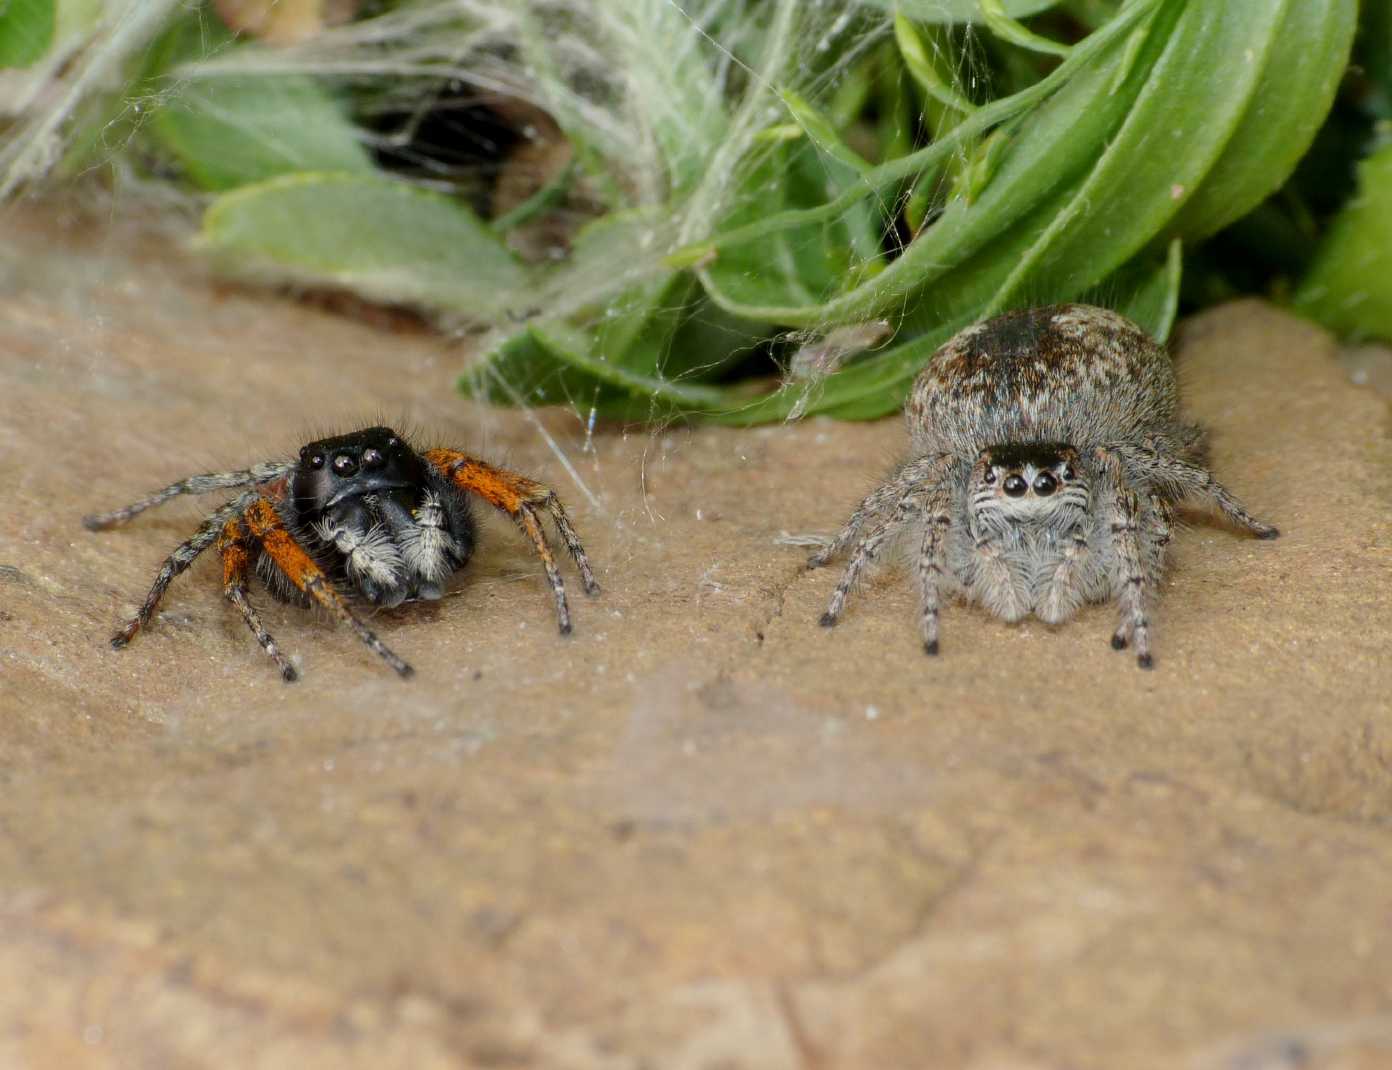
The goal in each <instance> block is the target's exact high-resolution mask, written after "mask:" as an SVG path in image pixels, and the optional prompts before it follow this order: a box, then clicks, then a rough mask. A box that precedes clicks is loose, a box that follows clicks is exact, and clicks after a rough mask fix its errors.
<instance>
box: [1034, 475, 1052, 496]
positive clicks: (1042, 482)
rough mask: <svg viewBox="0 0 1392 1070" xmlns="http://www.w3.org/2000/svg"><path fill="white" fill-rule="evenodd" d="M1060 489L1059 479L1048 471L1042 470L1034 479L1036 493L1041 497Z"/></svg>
mask: <svg viewBox="0 0 1392 1070" xmlns="http://www.w3.org/2000/svg"><path fill="white" fill-rule="evenodd" d="M1056 490H1058V480H1057V479H1055V478H1054V477H1053V476H1051V475H1050V474H1049V473H1048V472H1040V473H1039V475H1037V476H1036V477H1035V480H1034V493H1036V494H1038V495H1039V496H1040V497H1041V498H1047V497H1048V496H1049V495H1050V494H1052V493H1054V491H1056Z"/></svg>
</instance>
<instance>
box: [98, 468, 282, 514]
mask: <svg viewBox="0 0 1392 1070" xmlns="http://www.w3.org/2000/svg"><path fill="white" fill-rule="evenodd" d="M293 467H294V465H292V464H290V463H289V462H288V461H266V462H265V463H264V464H258V465H255V466H253V467H251V468H243V469H241V470H239V471H236V472H208V473H205V474H203V475H197V476H189V477H187V478H186V479H181V480H179V481H178V482H177V483H171V484H169V486H167V487H164V488H163V489H162V490H157V491H155V493H154V494H151V495H150V496H149V497H148V498H141V499H140V501H138V502H133V503H131V504H130V505H127V506H123V507H122V508H120V509H113V510H112V511H111V512H109V513H93V514H92V515H91V516H84V517H83V518H82V526H83V527H85V528H86V529H87V530H88V531H106V530H108V529H109V528H114V527H118V526H119V525H121V524H124V523H126V521H128V520H131V519H133V518H134V517H137V516H139V515H140V514H141V513H143V512H145V510H146V509H153V508H155V507H156V506H159V505H163V504H164V503H165V502H167V501H169V500H171V499H173V498H177V497H178V496H179V495H181V494H209V493H211V492H212V491H215V490H230V489H232V488H233V487H245V486H249V485H251V484H254V483H268V482H270V481H271V480H273V479H276V478H278V477H280V476H283V475H285V473H286V472H288V471H290V469H291V468H293Z"/></svg>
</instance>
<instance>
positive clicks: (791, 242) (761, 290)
mask: <svg viewBox="0 0 1392 1070" xmlns="http://www.w3.org/2000/svg"><path fill="white" fill-rule="evenodd" d="M762 151H763V155H762V157H761V158H760V160H759V162H758V163H757V164H756V166H755V167H754V168H753V170H752V171H750V172H749V173H748V174H747V175H746V176H745V177H744V178H743V180H742V182H741V185H742V187H743V194H744V195H743V196H736V197H735V198H734V203H735V204H736V208H735V210H734V211H733V212H731V213H730V214H729V215H728V216H727V217H726V219H725V222H724V224H723V226H722V229H731V230H733V229H736V228H738V227H740V226H741V225H742V224H745V223H748V222H754V221H757V220H759V219H764V218H767V217H768V216H770V215H773V214H774V213H777V212H781V211H784V210H787V209H789V208H798V207H803V206H806V205H811V204H819V203H823V202H825V201H827V200H829V199H833V198H835V196H836V195H837V194H839V193H840V192H841V190H843V189H845V188H846V187H847V186H849V185H851V184H853V183H858V182H859V181H860V180H861V179H860V174H859V172H858V171H856V170H855V169H852V168H851V167H848V166H846V165H845V164H843V163H841V162H840V160H839V159H838V158H837V157H836V156H822V155H819V154H818V152H816V151H814V150H813V148H812V146H810V145H809V144H808V143H807V142H806V141H797V142H784V143H781V144H777V145H774V146H772V147H767V148H765V149H763V150H762ZM879 256H880V250H879V234H878V229H877V220H876V219H875V217H874V214H873V212H872V211H871V209H870V208H869V206H868V205H866V204H858V205H855V206H852V209H851V210H849V211H847V212H845V213H844V214H842V215H840V216H837V217H835V218H833V219H830V220H826V221H823V222H814V223H808V224H805V225H803V226H801V227H792V228H789V229H787V230H784V231H781V232H779V233H778V234H775V235H773V236H771V237H770V238H768V239H767V240H764V241H759V242H751V243H749V244H746V245H737V246H731V247H729V248H725V249H722V250H720V252H719V253H718V255H717V256H716V258H715V261H714V263H712V264H710V265H708V266H706V267H705V268H703V269H702V270H701V272H700V275H701V279H702V281H703V282H705V284H706V286H707V289H708V290H710V291H712V292H713V293H715V292H718V293H719V294H720V295H721V298H720V299H719V300H720V303H721V304H726V303H729V304H730V305H734V306H738V307H735V308H732V309H731V310H732V311H734V312H735V313H736V314H739V315H743V316H745V317H746V318H749V319H755V320H768V319H772V318H773V317H767V316H760V315H758V314H753V315H751V314H750V313H749V311H748V310H749V309H750V308H754V307H759V306H764V305H775V306H776V305H782V304H791V303H797V304H799V305H812V306H818V305H820V304H821V303H822V302H824V301H826V300H828V299H829V298H832V297H834V296H835V295H836V294H837V293H838V292H839V291H841V290H842V289H843V288H844V287H845V285H846V283H847V281H848V279H851V278H853V275H852V274H851V272H852V269H854V268H856V267H857V266H859V265H861V264H864V263H867V262H870V261H872V260H874V259H876V258H878V257H879Z"/></svg>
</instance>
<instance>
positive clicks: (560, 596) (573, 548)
mask: <svg viewBox="0 0 1392 1070" xmlns="http://www.w3.org/2000/svg"><path fill="white" fill-rule="evenodd" d="M422 456H423V457H424V458H425V460H426V461H427V462H428V463H429V464H430V465H431V466H432V467H433V468H434V469H435V470H436V471H437V472H438V473H439V474H440V475H441V476H443V477H444V478H445V479H446V480H448V481H449V482H450V483H451V484H452V485H454V486H455V487H457V488H459V489H460V490H463V491H467V492H469V493H471V494H477V495H478V496H479V497H480V498H482V499H483V500H484V501H486V502H488V504H489V505H491V506H493V507H494V508H495V509H498V510H500V511H502V512H504V513H506V514H507V515H508V516H510V517H512V519H513V520H514V521H515V522H516V523H517V525H518V527H520V528H521V529H522V531H523V532H524V533H525V534H526V536H527V538H528V539H530V540H531V543H532V547H533V548H534V549H535V550H536V552H537V556H538V557H540V558H541V563H542V566H543V567H544V568H545V569H546V578H547V580H548V581H549V582H550V584H551V590H552V593H553V594H554V595H555V599H556V618H557V622H558V625H559V628H560V631H561V634H562V635H568V634H569V633H570V606H569V604H568V603H567V602H566V594H565V581H564V580H562V579H561V573H560V570H559V569H558V568H557V567H556V559H555V557H554V556H553V555H552V553H551V545H550V543H548V542H547V541H546V532H545V531H544V530H542V526H541V515H540V511H541V510H543V509H544V510H545V511H546V512H547V513H548V514H550V516H551V521H552V523H554V524H555V525H556V530H557V531H558V532H559V533H560V536H561V540H562V541H563V542H564V543H565V545H566V549H567V550H568V551H570V556H571V557H572V558H573V559H574V560H575V567H576V568H577V569H579V571H580V582H581V584H582V585H583V586H584V588H585V593H586V594H597V593H598V592H599V584H598V583H597V582H596V581H595V577H594V571H593V570H592V569H591V568H590V559H589V558H588V557H587V556H586V555H585V548H584V547H583V546H582V545H581V544H580V536H579V535H577V534H576V532H575V527H574V526H573V525H572V524H571V522H570V517H569V515H568V514H567V513H566V511H565V506H563V505H562V504H561V499H560V498H559V497H558V496H557V495H556V492H555V491H553V490H551V489H550V488H549V487H547V486H545V485H544V484H542V483H538V482H537V481H536V480H534V479H528V478H527V477H526V476H523V475H519V474H518V473H516V472H510V471H508V470H507V469H505V468H496V467H494V466H493V465H491V464H486V463H485V462H483V461H480V460H479V459H478V458H476V457H470V456H469V455H468V454H466V453H461V452H460V451H459V450H451V449H433V450H426V451H425V453H424V454H422Z"/></svg>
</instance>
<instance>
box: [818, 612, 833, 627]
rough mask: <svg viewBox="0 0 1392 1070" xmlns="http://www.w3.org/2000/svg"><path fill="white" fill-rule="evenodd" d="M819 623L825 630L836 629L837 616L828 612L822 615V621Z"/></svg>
mask: <svg viewBox="0 0 1392 1070" xmlns="http://www.w3.org/2000/svg"><path fill="white" fill-rule="evenodd" d="M817 623H818V624H820V625H821V626H822V627H823V628H834V627H836V614H835V613H832V612H831V611H830V610H828V611H827V612H826V613H823V614H822V616H821V619H820V620H818V621H817Z"/></svg>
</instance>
